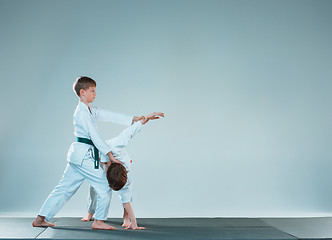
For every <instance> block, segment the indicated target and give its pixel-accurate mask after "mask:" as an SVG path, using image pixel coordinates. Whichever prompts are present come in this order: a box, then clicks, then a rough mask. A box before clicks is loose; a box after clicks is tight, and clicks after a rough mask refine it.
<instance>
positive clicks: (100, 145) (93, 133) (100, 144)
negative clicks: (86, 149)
mask: <svg viewBox="0 0 332 240" xmlns="http://www.w3.org/2000/svg"><path fill="white" fill-rule="evenodd" d="M82 114H84V115H83V117H82V118H81V119H80V122H81V124H82V126H83V128H84V129H85V130H86V131H87V135H90V139H91V141H92V142H93V144H94V145H95V146H96V148H97V149H98V150H99V151H100V152H101V153H103V154H105V155H106V154H107V153H109V152H110V151H111V148H110V146H108V145H107V144H106V142H105V141H104V140H103V139H102V137H101V136H100V134H99V133H98V131H97V129H96V127H95V125H94V123H93V122H92V120H91V117H90V116H89V115H88V113H85V112H84V113H82Z"/></svg>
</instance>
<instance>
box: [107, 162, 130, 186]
mask: <svg viewBox="0 0 332 240" xmlns="http://www.w3.org/2000/svg"><path fill="white" fill-rule="evenodd" d="M106 176H107V181H108V184H109V186H110V188H112V189H113V190H114V191H119V190H120V189H122V188H123V187H124V185H126V182H127V170H126V168H125V167H124V166H123V165H122V164H120V163H112V164H111V166H110V167H109V168H108V169H107V173H106Z"/></svg>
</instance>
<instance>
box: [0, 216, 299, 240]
mask: <svg viewBox="0 0 332 240" xmlns="http://www.w3.org/2000/svg"><path fill="white" fill-rule="evenodd" d="M3 221H7V223H8V224H9V225H10V224H11V225H12V226H15V223H16V219H3ZM31 222H32V219H27V220H26V223H27V226H29V227H27V228H30V229H28V231H30V234H29V235H27V236H26V237H25V238H31V236H32V234H31V231H35V230H39V231H38V232H36V236H35V238H37V239H118V240H122V239H133V240H134V239H137V240H143V239H147V240H149V239H151V240H152V239H153V240H156V239H160V240H163V239H174V240H176V239H181V240H187V239H188V240H189V239H193V240H194V239H204V240H208V239H230V240H231V239H296V238H294V237H292V236H291V235H289V234H287V233H284V232H282V231H280V230H278V229H276V228H274V227H272V226H270V225H269V224H266V223H265V222H263V221H261V220H259V219H249V218H248V219H245V218H176V219H170V218H159V219H158V218H145V219H138V223H139V225H140V226H144V227H146V228H147V230H144V231H133V230H124V229H122V227H121V223H122V219H115V218H112V219H108V221H107V223H108V224H111V225H113V226H115V227H117V228H118V229H119V230H115V231H109V230H92V229H91V224H92V222H81V221H80V218H57V219H55V221H54V223H55V224H56V225H57V226H56V227H54V228H47V229H40V228H33V227H30V226H31ZM17 230H18V229H17ZM21 230H23V229H21ZM22 232H23V231H21V233H22ZM20 237H24V236H23V235H22V234H20ZM0 238H2V239H3V238H18V235H17V231H16V232H12V235H11V236H8V235H7V236H2V233H0Z"/></svg>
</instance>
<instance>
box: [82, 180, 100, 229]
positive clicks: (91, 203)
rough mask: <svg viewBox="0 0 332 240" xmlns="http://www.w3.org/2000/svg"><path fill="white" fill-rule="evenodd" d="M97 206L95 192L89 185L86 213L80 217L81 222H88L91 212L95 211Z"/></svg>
mask: <svg viewBox="0 0 332 240" xmlns="http://www.w3.org/2000/svg"><path fill="white" fill-rule="evenodd" d="M96 207H97V192H96V190H95V189H94V188H93V187H92V186H90V191H89V196H88V213H87V214H86V215H85V217H83V218H82V219H81V221H83V222H89V221H90V220H91V219H92V216H93V214H95V212H96Z"/></svg>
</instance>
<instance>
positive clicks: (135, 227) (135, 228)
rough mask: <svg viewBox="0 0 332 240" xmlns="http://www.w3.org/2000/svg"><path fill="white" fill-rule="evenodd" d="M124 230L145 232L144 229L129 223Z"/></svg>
mask: <svg viewBox="0 0 332 240" xmlns="http://www.w3.org/2000/svg"><path fill="white" fill-rule="evenodd" d="M125 229H126V230H128V229H133V230H145V229H146V228H145V227H139V226H137V223H133V222H131V223H130V224H129V226H128V227H126V228H125Z"/></svg>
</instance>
